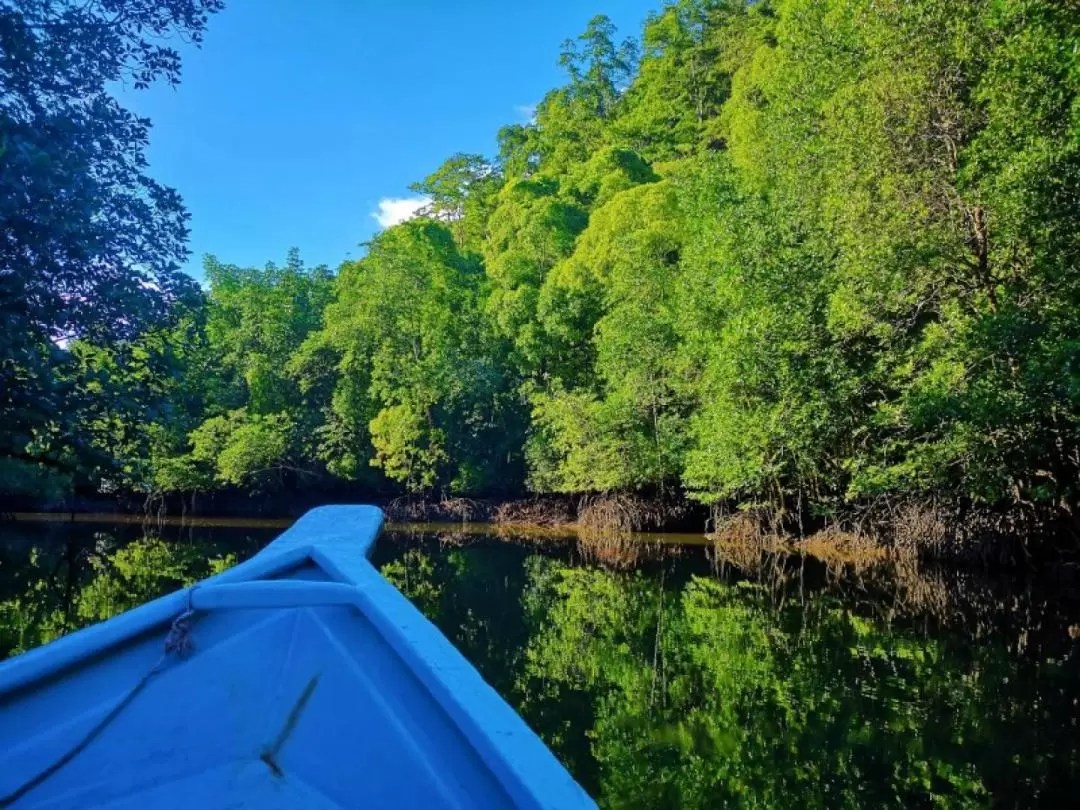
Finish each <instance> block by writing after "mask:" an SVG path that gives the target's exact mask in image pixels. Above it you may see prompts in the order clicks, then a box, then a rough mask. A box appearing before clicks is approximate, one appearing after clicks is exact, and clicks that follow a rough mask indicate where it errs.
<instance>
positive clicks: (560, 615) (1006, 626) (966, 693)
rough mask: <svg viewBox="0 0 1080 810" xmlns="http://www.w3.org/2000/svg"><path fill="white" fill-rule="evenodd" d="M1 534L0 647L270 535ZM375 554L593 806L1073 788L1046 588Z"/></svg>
mask: <svg viewBox="0 0 1080 810" xmlns="http://www.w3.org/2000/svg"><path fill="white" fill-rule="evenodd" d="M2 531H3V534H2V535H0V655H7V654H13V653H17V652H20V651H22V650H25V649H28V648H30V647H33V646H36V645H38V644H41V643H45V642H47V641H49V640H51V639H53V638H55V637H57V636H59V635H61V634H63V633H65V632H68V631H70V630H72V629H74V628H77V627H80V626H83V625H85V624H88V623H90V622H93V621H97V620H99V619H103V618H107V617H108V616H111V615H114V614H115V613H118V612H120V611H122V610H125V609H128V608H130V607H133V606H135V605H137V604H140V603H142V602H144V601H146V600H149V599H152V598H154V597H155V596H157V595H159V594H161V593H165V592H167V591H169V590H172V589H174V588H176V587H180V586H182V585H184V584H188V583H190V582H193V581H196V580H198V579H200V578H202V577H205V576H207V575H209V574H211V573H213V572H214V571H215V570H219V569H220V568H222V567H224V566H227V565H229V564H232V563H233V562H235V561H236V560H238V559H242V558H244V557H246V556H248V555H250V554H251V553H253V552H254V551H255V550H256V549H257V548H259V547H260V546H261V545H262V544H263V543H265V542H266V541H267V540H269V539H270V537H272V536H273V535H274V534H275V533H276V532H275V530H272V529H262V530H248V531H243V532H238V531H236V530H229V531H225V530H220V529H200V530H198V531H196V532H190V531H188V532H186V533H184V535H183V536H182V537H179V536H177V533H176V532H174V533H172V534H169V533H167V532H164V530H163V531H159V532H154V533H149V534H146V533H143V532H140V531H137V530H135V529H134V528H132V527H117V528H113V527H109V528H108V529H104V530H103V529H102V527H101V526H73V525H67V526H51V527H50V526H47V525H42V524H39V525H34V526H18V525H11V524H5V525H4V526H3V527H2ZM374 562H375V563H376V564H377V565H378V566H380V568H381V570H382V571H383V573H384V575H385V576H386V577H387V578H388V579H389V580H391V581H392V582H393V583H394V584H395V585H396V586H397V587H398V588H399V589H400V590H401V591H402V592H403V593H405V594H406V596H408V597H409V598H410V599H412V600H413V602H414V603H415V604H416V605H417V606H418V607H419V608H420V609H421V610H422V611H423V612H424V613H425V614H426V615H427V616H429V617H430V618H431V619H432V620H433V621H434V622H435V623H436V624H437V625H438V626H439V627H440V628H441V629H442V630H443V632H444V633H446V634H447V636H448V637H449V638H450V639H451V640H452V641H453V642H454V644H455V645H457V647H458V648H459V649H460V650H461V651H462V652H463V653H464V654H465V655H466V656H467V657H468V658H469V659H470V660H471V661H472V662H473V663H474V664H475V665H476V666H477V668H478V669H479V670H480V671H481V673H482V674H483V675H484V677H485V678H486V679H487V680H488V681H489V682H490V683H491V684H492V685H493V686H494V687H495V688H496V689H497V690H498V691H499V692H500V693H501V694H502V695H503V696H504V697H506V699H507V700H508V701H509V702H510V703H511V704H512V705H513V706H515V708H517V709H518V711H520V712H521V713H522V715H523V716H524V717H525V719H526V720H527V721H528V722H529V723H530V725H532V727H533V728H534V729H536V731H537V732H538V733H539V734H540V735H541V736H542V737H543V738H544V739H545V741H546V742H547V743H548V744H549V745H550V746H551V747H552V749H553V750H554V751H555V752H556V754H557V755H558V756H559V757H560V758H561V759H562V760H563V761H564V762H565V763H566V764H567V766H568V767H569V768H570V769H571V771H572V772H573V773H574V775H575V776H576V777H577V778H578V779H579V780H580V781H581V782H582V784H583V785H584V786H585V787H586V788H587V789H588V790H589V791H590V792H591V793H592V794H593V795H594V796H596V797H597V799H598V801H599V802H600V804H601V805H602V806H606V807H703V808H704V807H723V806H745V807H800V808H801V807H829V808H834V807H887V806H895V807H923V806H926V807H930V806H947V807H963V806H986V805H989V804H992V805H994V806H1033V805H1050V806H1054V805H1063V804H1068V803H1070V802H1071V800H1072V798H1073V797H1074V796H1075V793H1076V788H1077V786H1078V784H1080V753H1078V745H1077V734H1076V722H1077V714H1078V712H1077V700H1078V698H1080V677H1078V675H1080V672H1078V664H1077V657H1076V655H1075V644H1077V643H1080V642H1078V641H1074V639H1073V638H1072V636H1073V635H1080V634H1078V633H1076V632H1075V628H1076V625H1077V624H1078V622H1077V612H1076V610H1075V605H1073V604H1071V603H1070V602H1069V601H1068V598H1067V596H1068V591H1067V589H1063V588H1058V589H1056V590H1054V589H1049V588H1045V587H1037V586H1036V585H1034V584H1031V583H1027V584H1022V585H1020V586H1016V585H1012V586H1010V585H1007V584H1003V583H1000V582H991V581H988V580H986V579H985V578H983V577H980V576H977V575H975V574H974V573H972V572H963V571H958V570H955V569H953V570H947V569H946V570H942V569H926V568H923V567H920V566H918V565H913V564H912V563H911V561H906V562H904V564H903V565H900V564H885V563H884V562H880V563H875V564H874V565H872V566H859V567H850V566H849V567H845V566H843V565H832V566H831V567H825V566H821V565H818V564H815V563H814V562H813V561H811V560H809V559H808V558H805V557H791V556H790V555H784V554H778V553H771V552H769V551H768V550H765V551H763V552H762V554H760V555H757V556H755V555H743V556H742V557H741V558H740V559H739V560H738V561H737V564H736V563H733V560H732V559H726V560H723V559H720V558H719V557H713V558H710V557H709V556H707V555H706V554H705V553H704V552H703V551H701V550H700V549H698V550H685V551H683V552H682V553H681V554H676V555H673V554H672V553H671V552H670V551H669V552H664V553H661V554H660V555H659V556H656V555H653V556H651V557H650V558H648V559H643V560H642V561H641V562H640V563H639V567H638V568H637V569H636V570H616V569H614V568H605V567H603V566H601V565H596V564H587V563H585V562H584V561H583V553H582V552H579V551H578V549H577V547H576V546H575V545H574V544H573V543H572V542H570V543H567V542H563V541H561V540H559V539H558V538H555V537H549V538H547V539H546V540H544V541H543V542H539V543H538V542H536V541H535V538H534V539H528V540H527V539H525V538H522V537H516V536H514V535H512V534H511V535H507V534H506V532H503V535H502V536H495V535H488V536H485V535H483V534H477V533H476V532H475V531H469V532H465V531H461V530H456V531H442V532H438V531H421V532H413V533H409V532H405V531H391V532H388V533H387V534H386V535H384V537H383V538H382V539H381V540H380V542H379V543H378V545H377V547H376V550H375V558H374ZM1070 629H1071V631H1072V632H1071V633H1070Z"/></svg>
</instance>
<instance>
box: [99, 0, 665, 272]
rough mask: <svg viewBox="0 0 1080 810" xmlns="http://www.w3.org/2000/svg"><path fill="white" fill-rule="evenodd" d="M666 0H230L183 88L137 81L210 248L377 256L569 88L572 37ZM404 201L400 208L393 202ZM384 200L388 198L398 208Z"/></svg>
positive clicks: (632, 27) (127, 99)
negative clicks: (461, 155)
mask: <svg viewBox="0 0 1080 810" xmlns="http://www.w3.org/2000/svg"><path fill="white" fill-rule="evenodd" d="M658 5H659V0H649V1H646V0H586V1H585V2H582V0H534V2H528V3H525V2H521V0H502V2H497V0H459V1H458V2H449V1H448V0H447V1H444V2H436V0H396V1H393V0H306V2H300V0H229V1H228V3H227V6H226V9H225V11H223V12H222V13H221V14H218V15H217V16H215V17H213V18H212V19H211V21H210V28H209V31H208V32H207V34H206V39H205V42H204V43H203V47H202V48H201V49H198V50H196V49H193V48H183V54H184V75H183V82H182V84H181V85H180V86H179V87H178V88H176V89H172V88H169V87H164V86H156V87H154V88H151V89H150V90H145V91H138V92H136V91H133V90H131V91H128V90H120V91H119V92H118V95H119V96H120V98H121V100H122V101H123V102H124V104H125V105H126V106H128V107H129V108H131V109H133V110H134V111H136V112H138V113H140V114H142V115H146V116H148V117H149V118H150V119H151V120H152V122H153V130H152V132H151V143H150V151H149V159H150V172H151V174H152V176H154V177H155V178H156V179H158V180H160V181H162V182H165V183H167V184H169V185H171V186H173V187H175V188H176V189H178V190H179V191H180V193H181V195H182V196H183V198H184V201H185V203H186V204H187V207H188V210H189V211H190V212H191V242H190V248H191V252H192V254H191V259H190V261H189V262H188V264H187V266H186V268H185V269H187V270H188V271H189V272H190V273H192V274H193V275H195V276H196V277H200V278H201V276H202V273H201V270H200V267H201V264H202V256H203V254H205V253H214V254H216V255H217V256H218V257H219V258H220V259H221V260H222V261H225V262H231V263H234V264H240V265H258V266H261V265H263V264H264V263H265V262H267V261H269V260H274V261H277V262H279V263H280V262H282V261H283V260H284V258H285V254H286V251H287V250H288V249H289V247H291V246H296V247H299V248H300V251H301V255H302V256H303V258H304V260H305V262H307V263H308V264H309V265H314V264H320V263H326V264H329V265H331V266H332V267H336V266H337V264H338V263H339V262H340V261H341V260H343V259H345V258H347V257H350V256H352V257H356V256H358V255H361V254H362V252H363V250H362V248H361V247H360V243H361V242H364V241H366V240H367V239H369V238H370V237H371V236H372V235H373V234H374V233H375V232H376V231H377V230H378V229H379V227H380V226H379V222H378V221H377V220H376V218H375V216H374V214H376V213H379V212H380V210H381V211H382V212H383V216H384V220H386V219H387V218H388V217H389V218H393V216H394V215H395V214H400V213H402V211H404V210H407V209H408V207H409V206H408V204H407V203H398V204H396V205H395V204H394V202H393V201H394V200H400V199H402V198H407V197H409V196H411V195H410V192H409V191H408V185H409V183H411V182H413V181H416V180H419V179H421V178H423V177H425V176H426V175H427V174H429V173H430V172H431V171H432V170H434V169H435V168H437V167H438V165H439V164H440V163H442V161H443V160H444V159H445V158H447V157H449V156H450V155H451V154H453V153H454V152H480V153H483V154H492V153H493V152H494V148H495V133H496V131H497V130H498V128H499V127H500V126H502V125H503V124H507V123H511V122H513V121H520V120H524V117H525V116H527V111H526V110H527V107H528V106H529V105H531V104H533V103H535V102H536V101H538V100H539V99H540V98H541V97H542V96H543V94H544V92H545V91H546V90H548V89H550V88H551V87H554V86H556V85H558V84H562V83H563V82H564V76H563V74H562V71H561V70H560V68H559V67H558V65H557V59H558V53H559V45H560V43H561V42H562V41H563V40H564V39H566V38H567V37H571V36H576V35H577V34H579V33H580V32H581V31H582V30H584V28H585V25H586V23H587V22H588V20H589V18H590V17H592V16H593V15H594V14H599V13H603V14H607V15H608V16H610V17H611V18H612V20H613V21H614V22H615V23H616V25H618V27H619V31H620V34H621V35H623V36H625V35H630V34H633V35H635V36H637V35H638V34H639V33H640V25H641V23H642V21H643V20H644V19H645V15H646V13H647V12H648V11H649V10H651V9H654V8H656V7H657V6H658ZM388 201H389V202H388ZM380 205H381V206H382V208H381V209H380Z"/></svg>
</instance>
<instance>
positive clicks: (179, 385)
mask: <svg viewBox="0 0 1080 810" xmlns="http://www.w3.org/2000/svg"><path fill="white" fill-rule="evenodd" d="M123 5H127V6H130V7H131V9H130V13H129V14H123V13H117V14H116V16H115V17H111V16H110V14H111V12H109V11H108V10H107V9H103V8H101V6H123ZM220 5H221V3H220V2H217V0H169V2H165V3H159V4H152V5H146V4H135V3H129V4H116V3H112V4H97V3H89V4H84V3H78V4H76V3H74V2H70V3H69V2H60V0H53V2H31V0H0V87H3V92H2V93H0V138H2V142H0V236H2V238H0V319H2V321H3V324H4V326H3V330H2V333H0V489H2V490H4V491H6V492H8V493H9V494H10V495H17V496H21V497H30V496H32V497H37V498H43V499H62V498H64V497H67V496H69V495H70V494H71V493H73V492H99V493H120V492H123V493H146V494H177V493H192V492H211V491H214V490H219V489H230V490H240V491H251V492H262V493H267V492H271V493H273V492H282V491H288V492H298V491H301V490H303V491H315V492H317V491H319V490H320V489H324V488H327V487H331V486H339V485H341V483H340V482H353V483H352V485H353V486H355V487H356V491H365V490H366V491H371V492H381V493H393V492H408V493H413V494H416V495H420V496H427V497H441V496H459V495H463V496H485V495H486V496H493V495H503V496H514V495H520V494H522V493H525V492H537V493H573V494H578V493H592V494H596V493H607V494H616V493H618V494H632V495H636V496H641V497H647V498H661V499H673V500H680V499H690V500H693V501H698V502H701V503H704V504H709V505H724V506H725V507H726V508H735V507H740V506H741V507H753V506H762V505H770V506H772V507H784V508H786V509H787V510H788V512H789V513H790V514H794V515H808V516H813V515H817V516H821V515H828V514H837V513H839V512H843V510H845V509H852V508H856V507H858V506H860V505H866V504H872V503H875V502H877V501H879V500H880V499H882V498H888V499H894V500H903V499H916V500H917V499H941V500H944V501H947V502H950V503H969V504H981V505H985V506H987V507H995V508H1005V509H1010V508H1012V509H1019V508H1022V509H1034V510H1039V511H1040V512H1041V513H1044V514H1048V515H1056V516H1061V517H1064V518H1065V519H1068V516H1069V515H1071V514H1072V510H1073V509H1074V508H1075V507H1076V506H1078V505H1080V487H1078V485H1080V479H1078V474H1080V317H1078V316H1077V306H1078V305H1080V273H1078V272H1077V270H1078V258H1080V228H1078V224H1080V99H1078V90H1080V50H1078V48H1077V43H1078V42H1080V6H1078V5H1077V4H1076V3H1075V2H1063V1H1062V0H1012V2H1001V1H998V0H917V2H916V1H915V0H876V1H872V0H759V2H746V1H745V0H678V1H677V2H672V3H670V4H668V5H666V6H664V7H663V8H661V9H660V10H658V11H657V12H656V13H654V14H653V15H651V16H650V17H649V18H648V19H647V20H646V21H645V23H644V26H643V28H642V30H641V32H640V36H639V37H636V38H628V39H625V40H623V39H621V38H620V36H619V35H618V34H617V32H616V31H615V30H614V27H613V26H612V24H611V23H610V21H609V20H608V19H606V18H605V17H602V16H600V17H596V18H594V19H593V20H592V21H591V22H590V23H589V24H588V27H587V28H586V29H585V31H584V32H583V33H581V34H580V35H579V36H577V37H576V38H573V39H570V40H567V41H566V43H565V44H564V45H563V48H562V51H561V53H560V54H558V55H557V56H558V59H559V63H560V64H561V65H562V66H563V67H564V68H565V73H566V83H565V84H564V85H563V86H561V87H557V88H555V89H553V90H551V91H550V92H549V93H548V94H547V95H546V96H545V97H544V98H543V100H542V101H541V103H540V104H539V105H538V107H537V109H536V113H535V117H534V119H533V120H532V121H531V122H529V123H527V124H521V125H510V126H506V127H504V128H503V129H502V130H500V131H499V132H498V136H497V143H498V152H497V154H494V155H489V156H482V155H475V154H455V155H452V156H451V157H449V158H448V159H447V160H446V162H445V163H443V165H441V166H439V167H432V168H433V172H432V173H431V174H430V175H429V176H428V177H426V178H422V179H419V180H418V182H416V183H415V185H414V186H413V187H412V188H413V190H414V191H415V192H416V193H417V194H420V195H423V196H424V197H425V198H426V200H427V204H426V206H425V207H424V208H423V209H422V211H421V212H420V214H419V215H418V216H417V217H415V218H413V219H412V220H410V221H407V222H404V223H402V224H399V225H396V226H394V227H391V228H388V229H386V230H384V231H382V232H380V233H379V234H378V235H377V236H376V237H374V239H372V241H371V242H370V243H369V244H367V245H366V251H365V254H364V255H363V257H362V258H359V259H357V260H350V261H345V262H343V263H342V264H341V265H340V267H338V268H336V269H329V268H326V267H317V268H308V267H306V266H305V265H304V264H303V262H302V261H301V258H300V256H299V254H298V253H296V252H293V253H291V254H290V255H289V256H288V257H287V258H285V260H284V263H283V264H268V265H267V266H266V267H264V268H241V267H236V266H233V265H230V264H227V263H224V262H222V261H219V260H218V259H217V258H214V257H207V258H206V259H205V265H204V266H205V275H206V285H205V287H204V288H200V287H199V286H198V285H196V284H195V283H194V282H193V281H191V280H190V279H189V278H187V277H186V276H184V275H183V274H182V273H180V272H179V270H178V267H179V265H178V262H179V261H181V260H183V258H184V256H185V252H184V251H185V248H184V240H185V236H186V214H185V213H184V210H183V207H182V204H181V202H180V200H179V197H178V196H177V195H176V193H175V192H174V191H172V190H170V189H167V188H163V187H162V186H160V185H158V184H157V183H155V182H154V181H153V180H151V179H150V178H149V177H147V176H146V173H145V159H144V156H143V153H144V150H145V147H146V143H147V131H148V130H147V127H148V122H145V121H142V120H140V119H138V118H137V117H135V116H133V115H131V114H130V113H128V112H127V111H125V110H124V109H122V108H121V107H120V106H119V105H118V104H117V103H116V102H115V101H114V100H113V99H112V98H111V96H110V95H109V94H108V89H107V88H108V84H109V82H111V81H115V80H116V79H117V77H119V76H129V77H131V78H132V79H133V80H134V81H135V82H136V83H141V84H143V85H145V84H149V83H151V82H154V81H166V82H177V81H179V68H180V65H179V57H178V56H177V54H176V53H175V52H174V51H173V50H171V49H170V48H168V47H167V46H162V45H160V44H158V43H159V38H160V37H162V36H166V35H168V34H170V33H171V34H182V35H184V36H186V37H187V38H189V39H194V40H195V41H198V39H199V37H200V35H201V32H202V31H203V29H204V27H205V25H206V24H207V22H208V18H209V15H211V14H212V13H213V12H215V11H217V10H218V9H219V7H220ZM553 56H555V55H554V54H553ZM359 80H360V79H359V78H358V81H359Z"/></svg>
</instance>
